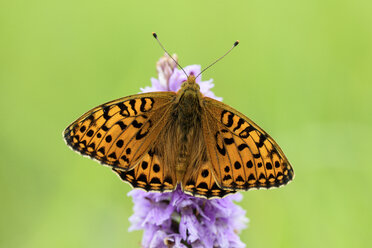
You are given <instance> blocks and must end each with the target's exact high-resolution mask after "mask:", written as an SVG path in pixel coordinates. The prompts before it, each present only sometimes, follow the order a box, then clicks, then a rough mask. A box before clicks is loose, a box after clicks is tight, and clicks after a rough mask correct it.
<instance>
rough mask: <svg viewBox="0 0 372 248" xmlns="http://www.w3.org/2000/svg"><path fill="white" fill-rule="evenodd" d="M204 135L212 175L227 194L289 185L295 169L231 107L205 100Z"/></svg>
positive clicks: (272, 144) (260, 131) (265, 134)
mask: <svg viewBox="0 0 372 248" xmlns="http://www.w3.org/2000/svg"><path fill="white" fill-rule="evenodd" d="M204 109H205V114H204V118H203V135H204V140H205V143H206V146H207V151H208V157H209V159H210V162H211V165H212V166H211V171H212V172H213V174H214V177H215V180H216V182H217V183H218V185H219V186H220V187H221V188H222V189H224V190H248V189H251V188H271V187H279V186H281V185H284V184H287V183H288V182H289V181H291V180H292V178H293V177H294V172H293V169H292V167H291V165H290V163H289V161H288V160H287V158H286V157H285V155H284V153H283V152H282V150H281V149H280V147H279V146H278V144H277V143H276V142H275V141H274V140H273V139H272V138H271V137H270V136H269V135H268V134H267V133H266V132H265V131H263V130H262V129H261V128H260V127H259V126H257V125H256V124H255V123H254V122H253V121H251V120H250V119H249V118H247V117H246V116H244V115H243V114H241V113H239V112H238V111H236V110H235V109H233V108H231V107H229V106H228V105H226V104H224V103H222V102H219V101H216V100H214V99H211V98H208V97H205V98H204Z"/></svg>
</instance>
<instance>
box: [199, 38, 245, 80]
mask: <svg viewBox="0 0 372 248" xmlns="http://www.w3.org/2000/svg"><path fill="white" fill-rule="evenodd" d="M238 44H239V41H238V40H237V41H235V42H234V45H233V46H232V47H231V48H230V49H229V51H227V52H226V53H225V54H224V55H223V56H221V57H220V58H219V59H217V60H216V61H214V62H213V63H212V64H210V65H209V66H207V67H206V68H205V69H203V70H202V71H201V72H200V73H199V74H198V75H197V76H196V77H195V79H196V78H198V77H199V76H200V75H201V74H202V73H203V72H205V71H206V70H207V69H209V67H211V66H213V65H214V64H216V63H217V62H218V61H220V60H221V59H223V58H224V57H225V56H226V55H227V54H229V53H230V52H231V50H233V48H234V47H236V46H237V45H238Z"/></svg>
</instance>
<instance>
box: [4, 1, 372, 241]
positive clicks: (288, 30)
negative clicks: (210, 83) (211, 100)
mask: <svg viewBox="0 0 372 248" xmlns="http://www.w3.org/2000/svg"><path fill="white" fill-rule="evenodd" d="M221 2H222V1H221ZM221 2H218V1H194V0H190V1H147V2H144V1H137V2H135V1H124V0H108V1H97V0H91V1H82V0H74V1H72V0H64V1H53V0H38V1H37V0H13V1H2V3H1V8H0V37H1V38H0V83H1V88H0V89H1V97H0V103H1V121H0V130H1V132H0V138H1V141H2V142H1V144H0V151H1V157H0V159H1V167H0V188H1V204H0V215H1V216H0V219H1V221H0V246H1V247H139V242H140V240H141V237H142V233H141V232H139V231H137V232H131V233H129V232H128V231H127V229H128V227H129V225H130V223H129V221H128V218H129V216H130V215H131V214H132V206H133V204H132V202H131V198H129V197H127V196H126V194H127V192H129V191H130V187H129V186H128V185H127V184H125V183H123V182H122V181H120V180H119V179H118V177H117V176H116V175H114V174H113V173H112V172H111V171H110V169H108V168H105V167H103V166H101V165H99V164H98V163H96V162H94V161H91V160H89V159H87V158H83V157H81V156H80V155H78V154H76V153H74V152H72V151H71V150H70V149H69V148H68V147H67V146H66V145H65V143H64V141H63V139H62V131H63V129H64V128H65V127H66V126H67V125H68V124H70V122H72V121H73V120H75V119H76V118H77V117H79V116H80V115H81V114H83V113H84V112H85V111H87V110H89V109H90V108H92V107H95V106H96V105H99V104H102V103H104V102H106V101H109V100H112V99H116V98H119V97H122V96H126V95H130V94H135V93H137V92H139V88H140V87H144V86H147V85H150V78H151V77H156V76H157V75H156V70H155V63H156V61H157V60H158V59H159V57H160V56H162V55H163V52H162V50H161V49H160V47H159V46H158V44H156V41H155V40H154V39H153V38H152V36H151V32H152V31H156V32H157V33H158V35H159V38H160V40H161V41H162V42H163V44H164V45H165V46H166V48H167V49H168V50H169V51H170V52H171V53H177V54H178V56H179V62H180V63H181V64H182V65H184V66H186V65H190V64H201V65H202V66H203V67H205V66H207V65H208V64H209V63H211V62H212V61H213V60H214V59H216V58H217V57H218V56H220V55H222V54H223V53H224V52H225V51H226V50H227V49H228V48H230V46H231V45H232V43H233V42H234V41H235V40H236V39H239V40H240V41H241V44H240V45H239V46H238V47H237V48H236V49H235V50H234V51H233V52H232V53H231V54H230V55H229V56H228V57H226V58H225V59H224V60H223V61H221V62H219V63H218V64H216V65H215V66H214V67H213V68H212V69H210V70H208V71H207V72H206V73H205V74H204V75H203V78H204V79H209V78H213V79H214V82H215V88H214V92H215V93H216V95H217V96H222V97H223V98H224V102H225V103H227V104H229V105H231V106H232V107H234V108H236V109H238V110H239V111H241V112H242V113H244V114H246V115H247V116H249V117H250V118H251V119H253V120H254V121H255V122H257V123H258V124H259V125H260V126H261V127H262V128H264V129H265V130H266V131H267V132H268V133H270V134H271V135H272V136H273V137H274V138H275V139H276V141H277V142H278V143H279V144H280V146H281V147H282V149H283V150H284V152H285V153H286V155H287V157H288V158H289V160H290V161H291V163H292V165H293V167H294V170H295V174H296V178H295V180H294V181H293V182H292V183H290V184H289V185H287V186H286V187H284V188H280V189H275V190H269V191H265V190H260V191H250V192H244V193H243V195H244V200H243V201H242V202H241V203H240V205H241V206H242V207H243V208H244V209H245V210H246V211H247V216H248V217H249V218H250V220H251V222H250V226H249V228H247V229H245V230H244V231H243V232H242V233H241V239H242V240H243V242H244V243H246V244H247V247H248V248H249V247H283V248H290V247H337V248H340V247H351V246H352V247H370V244H371V241H372V238H371V237H372V236H371V227H372V213H371V208H372V197H371V189H372V180H371V177H372V168H371V154H370V153H371V148H372V143H371V139H372V132H371V131H372V128H371V125H372V115H371V112H372V111H371V100H370V99H371V97H372V69H371V68H372V14H371V13H372V2H371V1H367V0H364V1H363V0H339V1H332V0H315V1H314V0H305V1H295V0H283V1H276V0H268V1H259V0H252V1H251V0H250V1H242V0H239V1H234V2H229V3H228V4H226V3H221Z"/></svg>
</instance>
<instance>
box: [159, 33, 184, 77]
mask: <svg viewBox="0 0 372 248" xmlns="http://www.w3.org/2000/svg"><path fill="white" fill-rule="evenodd" d="M152 36H154V38H155V39H156V40H157V41H158V43H159V45H160V47H161V48H163V50H164V52H165V53H166V54H168V56H169V57H170V58H171V59H172V60H173V61H174V63H176V64H177V65H178V67H179V68H181V70H182V71H183V73H185V75H186V77H189V75H187V73H186V72H185V70H184V69H183V68H182V66H180V64H178V62H177V61H176V60H175V59H174V58H173V57H172V56H171V55H170V54H169V53H168V52H167V50H165V48H164V47H163V45H162V44H161V42H160V41H159V39H158V35H157V34H156V33H155V32H152Z"/></svg>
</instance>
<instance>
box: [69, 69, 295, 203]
mask: <svg viewBox="0 0 372 248" xmlns="http://www.w3.org/2000/svg"><path fill="white" fill-rule="evenodd" d="M63 135H64V139H65V141H66V143H67V145H69V146H70V147H71V148H72V149H73V150H75V151H77V152H79V153H80V154H82V155H85V156H89V157H90V158H92V159H95V160H97V161H99V162H100V163H102V164H104V165H108V166H110V167H111V168H112V170H113V171H114V172H116V173H117V174H118V175H119V176H120V178H121V179H122V180H124V181H126V182H128V183H129V184H131V185H132V186H133V187H134V188H140V189H144V190H146V191H158V192H167V191H173V190H175V189H176V187H177V185H180V187H181V189H182V190H183V191H184V192H185V193H187V194H190V195H193V196H197V197H204V198H221V197H224V196H225V195H228V194H232V193H235V192H236V191H239V190H249V189H255V188H256V189H258V188H272V187H279V186H282V185H285V184H287V183H288V182H289V181H291V180H292V178H293V177H294V172H293V169H292V167H291V165H290V163H289V161H288V159H287V158H286V156H285V155H284V153H283V151H282V150H281V149H280V147H279V146H278V144H277V143H276V142H275V141H274V140H273V139H272V138H271V137H270V135H268V134H267V133H266V132H265V131H264V130H262V129H261V128H260V127H259V126H258V125H257V124H255V123H254V122H253V121H252V120H250V119H249V118H248V117H246V116H244V115H243V114H241V113H240V112H238V111H237V110H235V109H233V108H232V107H230V106H228V105H226V104H224V103H222V102H220V101H217V100H214V99H212V98H209V97H205V96H203V95H202V94H201V92H200V88H199V85H198V84H197V83H196V82H195V76H194V75H189V76H188V79H187V81H185V82H184V83H183V84H182V86H181V89H180V90H179V91H178V92H152V93H142V94H136V95H131V96H127V97H124V98H120V99H117V100H114V101H111V102H108V103H105V104H102V105H100V106H98V107H95V108H93V109H92V110H90V111H88V112H87V113H85V114H84V115H82V116H81V117H80V118H78V119H77V120H76V121H74V122H73V123H72V124H70V125H69V126H68V127H67V128H66V129H65V131H64V133H63Z"/></svg>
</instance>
